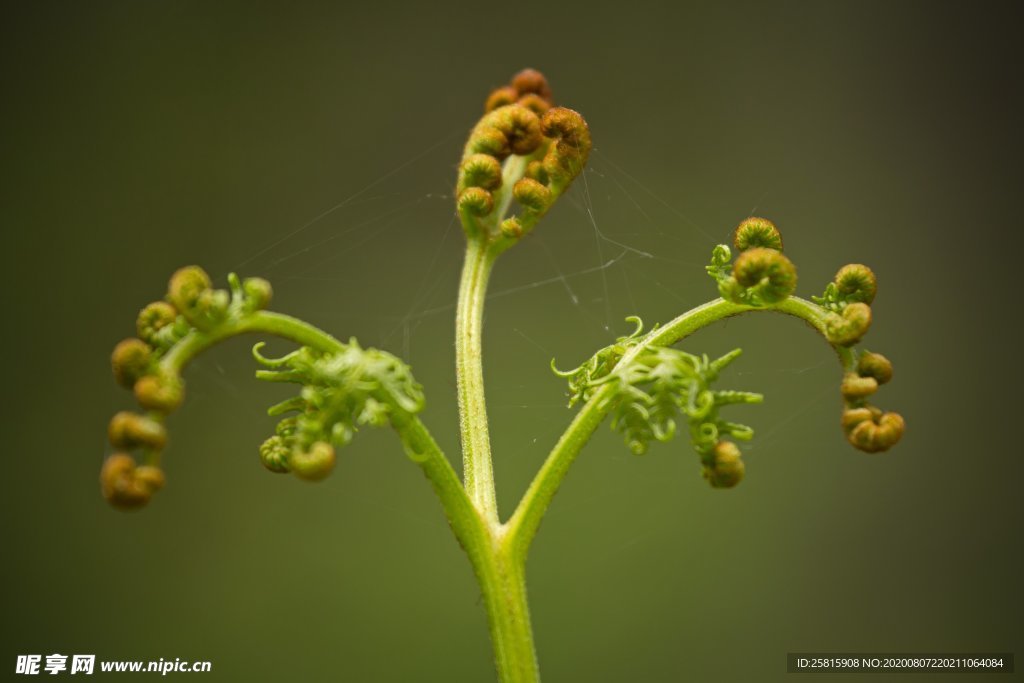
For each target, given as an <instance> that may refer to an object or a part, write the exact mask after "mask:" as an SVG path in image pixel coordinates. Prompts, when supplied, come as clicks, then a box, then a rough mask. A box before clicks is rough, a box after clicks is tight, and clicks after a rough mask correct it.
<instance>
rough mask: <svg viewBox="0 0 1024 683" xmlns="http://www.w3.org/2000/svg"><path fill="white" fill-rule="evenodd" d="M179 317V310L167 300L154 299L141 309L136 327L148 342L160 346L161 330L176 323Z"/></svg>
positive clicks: (140, 335)
mask: <svg viewBox="0 0 1024 683" xmlns="http://www.w3.org/2000/svg"><path fill="white" fill-rule="evenodd" d="M177 319H178V311H177V310H176V309H175V308H174V306H172V305H171V304H169V303H167V302H166V301H154V302H153V303H151V304H149V305H148V306H146V307H145V308H143V309H142V310H141V311H139V317H138V318H137V319H136V321H135V329H136V330H137V331H138V333H139V337H140V338H141V339H142V340H143V341H145V342H146V343H147V344H150V345H152V346H159V345H160V339H159V336H158V333H159V332H160V330H162V329H164V328H165V327H168V326H170V325H173V324H174V321H175V320H177Z"/></svg>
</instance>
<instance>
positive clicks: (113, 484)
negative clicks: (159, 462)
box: [100, 453, 164, 510]
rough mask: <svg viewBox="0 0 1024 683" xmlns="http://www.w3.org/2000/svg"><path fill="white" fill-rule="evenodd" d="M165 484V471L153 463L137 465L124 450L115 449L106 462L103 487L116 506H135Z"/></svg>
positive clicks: (101, 471)
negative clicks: (122, 451) (117, 451)
mask: <svg viewBox="0 0 1024 683" xmlns="http://www.w3.org/2000/svg"><path fill="white" fill-rule="evenodd" d="M163 486H164V473H163V472H162V471H161V470H160V469H159V468H158V467H153V466H150V465H142V466H139V467H136V465H135V460H134V459H133V458H132V457H131V456H130V455H126V454H124V453H115V454H114V455H111V456H110V457H108V458H107V459H106V460H105V461H104V462H103V468H102V469H101V470H100V490H101V491H102V492H103V497H104V498H106V499H107V501H108V502H109V503H110V504H111V505H113V506H114V507H117V508H121V509H123V510H133V509H137V508H140V507H142V506H143V505H145V504H146V503H148V502H149V499H150V498H152V496H153V494H154V493H155V492H156V491H159V490H160V489H161V488H163Z"/></svg>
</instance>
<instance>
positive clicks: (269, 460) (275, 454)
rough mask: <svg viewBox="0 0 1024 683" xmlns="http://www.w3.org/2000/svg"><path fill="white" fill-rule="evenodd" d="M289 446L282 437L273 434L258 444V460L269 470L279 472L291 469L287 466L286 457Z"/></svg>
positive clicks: (289, 450) (289, 452) (289, 449)
mask: <svg viewBox="0 0 1024 683" xmlns="http://www.w3.org/2000/svg"><path fill="white" fill-rule="evenodd" d="M290 454H291V448H289V447H288V445H287V444H286V443H285V440H284V438H282V437H281V436H280V435H278V434H275V435H274V436H272V437H270V438H269V439H267V440H266V441H264V442H263V443H262V444H261V445H260V462H261V463H263V466H264V467H266V468H267V469H268V470H270V471H271V472H277V473H279V474H281V473H284V472H289V471H291V468H290V467H289V466H288V457H289V455H290Z"/></svg>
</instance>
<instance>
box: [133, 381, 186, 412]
mask: <svg viewBox="0 0 1024 683" xmlns="http://www.w3.org/2000/svg"><path fill="white" fill-rule="evenodd" d="M184 399H185V383H184V382H183V381H182V379H181V377H179V376H178V375H175V374H172V373H168V372H161V373H157V374H153V375H146V376H145V377H143V378H142V379H140V380H139V381H138V382H136V383H135V400H137V401H138V402H139V405H141V406H142V407H143V408H146V409H147V410H156V411H158V412H161V413H164V414H167V413H172V412H174V411H175V410H177V408H178V406H180V405H181V402H182V401H183V400H184Z"/></svg>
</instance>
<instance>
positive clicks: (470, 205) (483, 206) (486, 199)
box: [457, 187, 494, 217]
mask: <svg viewBox="0 0 1024 683" xmlns="http://www.w3.org/2000/svg"><path fill="white" fill-rule="evenodd" d="M457 204H458V208H459V213H460V214H463V215H469V216H477V217H481V216H486V215H487V214H489V213H490V212H491V211H493V210H494V196H493V195H491V193H490V192H488V191H487V190H485V189H483V188H482V187H469V188H466V189H465V190H463V191H462V192H460V193H459V199H458V202H457Z"/></svg>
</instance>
